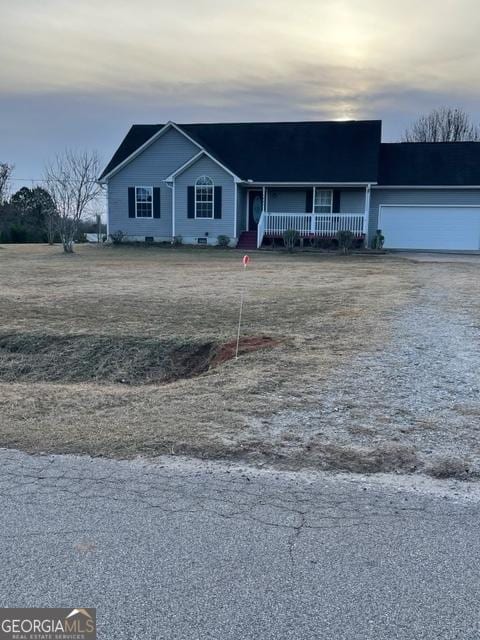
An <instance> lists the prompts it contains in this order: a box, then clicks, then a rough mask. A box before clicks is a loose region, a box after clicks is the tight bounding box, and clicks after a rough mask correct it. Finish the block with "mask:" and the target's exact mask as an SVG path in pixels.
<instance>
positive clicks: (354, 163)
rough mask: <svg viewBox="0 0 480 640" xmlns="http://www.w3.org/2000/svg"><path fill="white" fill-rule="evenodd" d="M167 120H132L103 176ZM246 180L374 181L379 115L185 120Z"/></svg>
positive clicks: (192, 132)
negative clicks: (306, 119) (363, 117)
mask: <svg viewBox="0 0 480 640" xmlns="http://www.w3.org/2000/svg"><path fill="white" fill-rule="evenodd" d="M162 126H163V125H161V124H157V125H134V126H133V127H132V128H131V129H130V131H129V132H128V134H127V136H126V137H125V139H124V140H123V142H122V144H121V145H120V147H119V148H118V149H117V151H116V152H115V155H114V156H113V158H112V159H111V161H110V162H109V163H108V165H107V167H106V168H105V170H104V172H103V173H102V176H101V177H102V178H103V177H104V176H105V175H107V174H108V173H109V172H110V171H112V169H113V168H114V167H116V166H117V165H118V164H120V163H121V162H122V161H123V160H125V159H126V158H127V157H128V156H129V155H130V154H131V153H133V152H134V151H135V150H136V149H138V148H139V147H140V146H141V145H142V144H144V143H145V142H146V141H147V140H148V139H149V138H150V137H151V136H153V135H154V134H155V133H156V132H157V131H159V130H160V129H161V128H162ZM178 126H179V127H180V128H181V129H182V130H183V131H185V133H187V134H188V135H189V136H190V137H192V138H193V139H194V140H196V141H197V142H198V143H199V144H200V145H202V146H203V147H204V148H205V149H206V150H207V151H208V152H209V153H211V154H212V155H213V156H214V157H215V158H216V159H217V160H219V161H220V162H221V163H222V164H224V165H225V166H226V167H228V168H229V169H230V170H231V171H232V172H233V173H235V174H236V175H237V176H238V177H239V178H241V179H242V180H254V181H258V182H376V181H377V173H378V157H379V148H380V138H381V121H380V120H364V121H348V122H251V123H233V124H182V125H178Z"/></svg>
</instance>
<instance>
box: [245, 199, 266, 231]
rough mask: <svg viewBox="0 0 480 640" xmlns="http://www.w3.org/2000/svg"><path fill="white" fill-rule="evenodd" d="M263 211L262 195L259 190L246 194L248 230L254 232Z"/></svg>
mask: <svg viewBox="0 0 480 640" xmlns="http://www.w3.org/2000/svg"><path fill="white" fill-rule="evenodd" d="M262 210H263V193H262V191H260V190H258V191H257V190H255V191H254V190H250V191H249V192H248V230H249V231H256V230H257V226H258V222H259V220H260V216H261V215H262Z"/></svg>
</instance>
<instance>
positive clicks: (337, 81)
mask: <svg viewBox="0 0 480 640" xmlns="http://www.w3.org/2000/svg"><path fill="white" fill-rule="evenodd" d="M479 34H480V4H479V3H478V0H424V1H423V2H418V0H415V1H414V0H402V2H398V1H395V2H394V1H390V0H296V1H295V2H292V1H291V0H288V2H287V0H262V1H261V2H260V1H259V0H256V1H254V0H241V1H240V0H235V1H233V0H178V1H177V2H174V3H172V2H166V1H165V0H135V1H133V0H95V1H93V0H78V1H77V2H72V1H71V0H70V1H67V0H42V1H41V2H40V1H39V0H21V1H20V0H19V1H18V2H10V1H8V2H7V0H0V61H1V64H0V93H1V96H0V160H7V161H10V162H14V163H15V164H16V166H17V171H16V174H17V175H18V176H19V177H23V174H28V176H27V177H30V176H31V177H36V176H38V175H39V173H40V174H41V172H42V167H43V163H44V161H45V159H47V158H48V157H49V156H51V155H52V154H53V153H55V152H57V151H59V150H61V149H62V148H64V147H65V146H69V147H77V146H88V147H90V148H93V147H94V148H97V149H98V150H99V151H100V153H101V154H103V156H104V158H105V160H106V159H108V156H109V155H110V154H111V152H112V151H113V149H114V147H115V146H116V145H118V143H119V142H120V139H121V137H122V135H123V134H124V133H125V131H126V130H127V129H128V127H129V126H130V124H131V123H132V122H163V121H166V120H176V121H178V122H182V121H183V122H185V121H217V120H219V121H239V120H280V119H281V120H287V119H352V118H381V119H383V121H384V138H385V139H396V138H397V137H398V136H399V135H400V134H401V132H402V130H403V129H404V127H405V125H406V124H407V123H409V122H410V121H411V120H412V119H413V118H415V117H416V116H417V115H418V114H419V113H422V112H424V111H428V110H429V109H431V108H433V107H436V106H440V105H443V104H450V105H454V106H456V105H459V106H462V107H464V108H465V109H466V110H467V111H469V112H470V113H471V115H472V117H473V118H474V119H475V120H476V121H480V47H479V46H478V38H479Z"/></svg>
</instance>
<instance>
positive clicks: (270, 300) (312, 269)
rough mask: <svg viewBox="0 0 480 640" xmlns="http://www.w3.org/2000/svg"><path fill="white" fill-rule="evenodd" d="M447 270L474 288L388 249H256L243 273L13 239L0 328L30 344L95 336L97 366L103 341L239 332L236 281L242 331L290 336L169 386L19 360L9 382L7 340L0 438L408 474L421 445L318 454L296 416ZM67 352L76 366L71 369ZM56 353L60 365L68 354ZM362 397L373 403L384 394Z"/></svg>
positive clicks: (153, 254) (345, 447)
mask: <svg viewBox="0 0 480 640" xmlns="http://www.w3.org/2000/svg"><path fill="white" fill-rule="evenodd" d="M438 269H440V270H442V269H443V272H446V270H447V269H448V270H449V273H450V274H452V273H453V275H450V276H449V277H451V278H453V280H452V285H455V278H457V280H458V282H457V285H456V286H457V288H459V290H460V291H466V286H467V284H466V279H467V280H468V278H469V277H470V276H469V273H467V274H465V269H467V272H468V265H467V266H466V267H464V266H463V265H460V266H458V265H453V267H452V266H451V265H447V266H445V265H443V266H440V267H439V266H438V265H430V264H416V263H414V262H411V261H408V260H405V259H402V258H401V257H392V256H347V257H340V256H337V255H321V254H295V255H287V254H283V253H268V252H255V253H253V254H252V262H251V266H250V267H249V269H248V271H247V272H246V273H244V272H243V269H242V267H241V254H240V253H239V252H236V251H223V250H217V249H212V250H210V249H207V250H202V249H190V248H180V249H170V248H165V249H163V248H156V247H150V248H141V247H140V248H135V247H123V248H117V247H92V246H79V247H78V248H77V252H76V253H75V254H74V255H73V256H65V255H63V254H62V253H61V251H60V249H59V247H46V246H40V245H38V246H32V245H30V246H28V245H23V246H8V245H3V246H2V247H0V279H1V290H0V309H1V327H0V334H1V336H3V337H5V336H7V337H8V338H9V339H11V338H16V339H20V343H21V344H23V343H22V340H23V341H25V340H27V342H29V344H30V345H31V344H32V340H33V344H35V343H38V344H44V345H48V344H53V347H52V349H53V351H52V354H53V355H52V354H50V355H52V358H53V357H57V356H55V354H56V353H57V352H56V351H55V348H56V347H55V345H56V343H57V342H59V341H60V340H61V339H62V340H65V338H66V337H71V338H73V337H75V336H81V337H82V338H81V339H82V340H83V341H84V342H85V341H86V342H88V343H89V345H90V347H89V348H90V351H88V350H87V352H83V351H81V350H79V352H78V353H79V354H80V355H79V358H80V356H81V359H82V365H83V366H84V367H85V366H86V368H87V369H88V364H89V363H90V360H91V361H92V363H93V360H94V358H93V356H92V350H91V348H92V345H93V347H95V345H96V344H103V347H102V348H104V347H105V340H107V342H108V340H114V341H115V344H116V349H117V350H118V349H120V351H121V350H122V345H124V347H123V348H125V349H127V348H128V349H132V348H133V350H134V351H133V352H132V353H137V352H139V351H138V350H139V349H140V350H141V343H142V342H143V341H145V342H146V343H148V344H153V345H154V344H156V343H158V344H162V345H163V344H171V343H175V344H179V345H182V344H191V343H195V344H206V343H208V344H218V343H221V342H226V341H229V340H232V339H233V338H234V337H235V333H236V323H237V318H238V307H239V297H240V292H241V290H242V288H243V289H244V291H245V311H244V323H243V331H242V334H243V335H244V336H269V337H272V338H274V339H278V340H279V341H280V344H279V345H278V346H275V347H274V348H269V349H264V350H260V351H255V352H252V353H247V354H244V355H242V356H241V357H240V358H239V360H238V361H235V360H230V361H228V362H226V363H224V364H222V365H221V366H218V367H216V368H212V369H210V370H208V371H207V372H205V373H203V374H201V375H198V376H196V377H192V378H189V379H180V380H176V381H174V382H170V383H169V384H161V383H160V382H158V381H157V382H155V381H154V382H153V383H152V382H151V381H150V382H151V383H150V384H125V383H122V382H121V378H119V381H118V382H115V381H113V382H112V380H115V378H112V377H111V376H110V377H108V376H106V377H105V378H104V379H102V376H101V375H96V377H95V379H92V380H91V381H77V382H75V381H71V380H70V381H68V382H67V381H66V379H65V380H62V379H61V376H60V379H58V380H56V381H54V382H52V381H48V382H46V381H43V380H42V379H41V377H42V374H41V373H40V374H38V375H37V378H35V375H34V376H33V378H32V379H34V380H36V381H34V382H31V381H28V379H29V378H28V375H27V376H25V375H23V374H22V370H21V368H20V369H19V375H18V377H17V379H15V377H14V378H13V380H12V376H11V371H12V369H11V366H18V362H17V364H15V362H16V361H15V362H14V364H13V365H12V353H11V352H9V353H7V352H6V349H7V347H5V348H4V349H3V351H2V347H1V345H0V360H1V359H2V358H3V360H4V365H5V362H6V358H9V361H8V363H7V364H8V366H6V365H5V366H3V369H1V368H0V369H1V370H0V446H3V447H15V448H19V449H23V450H25V451H29V452H38V451H41V452H57V453H60V452H62V453H65V452H67V453H86V454H90V455H94V456H117V457H129V456H133V455H137V454H142V455H149V456H153V455H158V454H164V453H169V454H193V455H197V456H208V457H244V458H247V459H250V460H254V461H261V460H265V461H268V462H272V461H276V462H278V461H280V462H282V461H284V462H288V463H292V462H295V463H296V464H311V465H320V466H324V467H325V466H326V467H328V468H334V467H340V468H345V469H352V470H361V469H362V468H363V469H365V470H367V471H369V470H371V471H375V470H379V469H380V468H382V464H381V462H382V460H387V461H388V465H387V467H388V469H391V468H393V469H395V468H398V469H402V470H410V469H413V468H414V467H415V456H416V453H415V450H414V449H412V446H411V443H405V444H403V443H402V442H400V443H399V442H395V438H393V439H392V438H391V437H390V436H388V437H387V436H386V437H385V438H383V439H381V440H378V439H377V440H375V441H372V442H371V447H370V448H368V447H367V448H365V445H368V444H369V441H368V440H366V441H362V442H360V443H357V444H359V448H358V451H359V452H360V453H361V456H360V457H361V459H365V460H367V462H366V465H364V466H363V467H362V466H361V464H360V469H359V468H358V456H355V455H353V458H354V460H353V462H352V448H351V447H350V446H349V443H348V442H343V441H342V442H340V441H339V442H335V440H332V438H331V437H328V438H327V437H325V438H323V439H322V437H321V436H319V437H317V441H316V445H315V447H316V448H315V447H314V448H315V455H313V454H312V446H313V445H312V438H311V433H309V436H308V438H307V437H306V436H305V432H304V429H303V424H302V417H301V416H302V415H303V414H302V412H307V413H308V412H309V411H310V412H311V411H315V410H318V408H319V406H321V402H322V389H323V387H324V385H326V384H327V382H328V380H329V379H330V378H331V376H332V373H333V372H335V371H337V372H338V371H339V370H340V369H341V368H342V367H346V366H348V364H349V362H351V361H353V360H356V361H357V360H359V359H360V360H361V358H363V357H364V356H365V355H366V354H370V355H371V354H375V353H376V352H378V357H379V358H381V357H382V355H381V354H382V350H383V349H384V348H385V346H386V345H388V344H389V342H390V341H391V339H392V327H393V322H394V319H395V318H396V317H397V316H398V315H399V314H401V313H402V311H403V310H404V309H406V308H407V307H408V306H409V305H412V304H416V303H417V302H416V301H417V300H419V296H421V295H422V289H423V287H424V286H425V283H426V282H428V281H431V279H432V278H437V279H438V278H441V277H443V276H442V275H441V274H440V275H438ZM443 272H442V273H443ZM455 274H456V275H455ZM470 275H471V274H470ZM462 283H463V284H462ZM462 287H463V289H462ZM452 304H453V303H452ZM77 339H78V338H75V340H77ZM75 340H73V341H70V342H69V341H67V342H66V343H65V344H68V345H72V344H73V345H74V344H75ZM102 340H103V342H102ZM42 341H43V342H42ZM49 341H50V342H49ZM7 342H8V341H7ZM5 344H7V343H5ZM132 345H133V347H132ZM135 345H136V346H135ZM10 347H11V345H10ZM10 347H8V348H10ZM69 349H70V355H69V356H68V358H70V359H68V358H67V365H68V367H74V366H75V362H74V361H75V353H73V355H72V353H71V346H70V347H69ZM7 350H8V349H7ZM135 350H136V351H135ZM10 351H11V349H10ZM47 351H48V350H47ZM117 352H118V351H117ZM85 353H86V354H87V355H85ZM125 353H127V357H126V358H123V360H126V361H130V359H131V358H130V355H129V354H130V353H131V351H126V352H125ZM62 354H63V355H62ZM88 354H90V355H88ZM21 355H22V358H24V360H23V362H26V363H27V364H28V366H27V367H26V369H25V370H26V371H27V372H30V374H31V373H32V372H33V373H35V366H36V363H39V362H40V361H41V360H42V358H45V357H46V356H48V353H47V352H46V351H45V350H44V352H43V355H42V357H40V356H39V355H38V354H37V355H35V348H33V349H31V353H30V354H27V355H25V354H21ZM58 357H59V358H62V362H64V363H65V354H64V353H63V352H62V351H61V350H60V351H59V352H58ZM132 357H133V356H132ZM77 359H78V358H77ZM60 364H61V363H60ZM77 364H79V363H77ZM97 364H98V363H97ZM140 364H141V363H140ZM67 365H65V364H64V365H63V366H64V367H65V366H67ZM137 365H138V362H136V365H135V366H137ZM92 366H93V364H92ZM95 366H97V365H95ZM122 366H123V365H122ZM125 366H126V365H125ZM8 367H10V369H8ZM60 369H61V367H60ZM8 370H9V371H10V377H9V376H8V375H7V373H6V372H7V371H8ZM96 371H97V372H98V369H96ZM2 372H3V373H2ZM2 376H3V377H2ZM38 378H39V379H38ZM139 382H140V380H139ZM361 401H362V402H363V403H367V404H368V403H369V402H375V389H372V396H371V397H370V398H368V397H366V398H362V399H361ZM285 412H290V413H291V412H298V416H299V417H298V420H295V421H294V422H293V426H291V427H290V428H289V429H288V430H287V431H285V432H282V437H281V439H279V438H277V437H275V430H274V429H270V430H267V431H265V430H262V424H266V423H268V422H269V421H270V420H271V419H272V417H275V416H280V415H283V414H284V413H285ZM347 427H348V428H349V429H350V430H351V431H350V432H351V433H353V434H355V433H357V434H358V433H361V432H365V434H366V435H364V436H362V437H365V438H368V437H370V438H372V437H373V436H372V435H371V434H377V433H378V431H377V428H378V424H377V425H375V428H374V429H373V428H372V425H364V424H361V421H359V423H358V424H356V423H355V421H350V423H349V424H348V425H347ZM369 433H370V435H368V434H369ZM352 437H357V436H352ZM392 440H393V442H392ZM354 445H355V443H352V447H354ZM355 446H356V445H355ZM353 451H354V452H355V451H357V449H355V448H353ZM337 454H339V455H337ZM359 455H360V454H359ZM338 460H340V462H338ZM372 460H373V462H372ZM392 460H393V462H392ZM396 460H398V461H399V462H398V464H397V463H396V462H395V461H396ZM379 461H380V462H379Z"/></svg>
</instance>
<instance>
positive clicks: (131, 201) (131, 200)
mask: <svg viewBox="0 0 480 640" xmlns="http://www.w3.org/2000/svg"><path fill="white" fill-rule="evenodd" d="M128 217H129V218H135V187H128Z"/></svg>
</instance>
